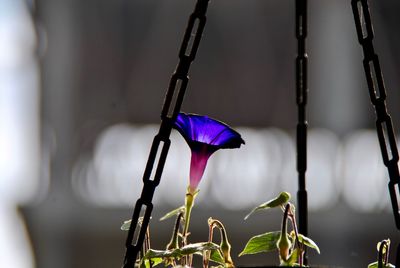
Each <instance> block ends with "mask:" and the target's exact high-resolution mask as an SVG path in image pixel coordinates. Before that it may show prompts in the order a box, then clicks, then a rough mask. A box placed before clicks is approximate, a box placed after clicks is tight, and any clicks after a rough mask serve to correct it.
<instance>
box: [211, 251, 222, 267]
mask: <svg viewBox="0 0 400 268" xmlns="http://www.w3.org/2000/svg"><path fill="white" fill-rule="evenodd" d="M210 260H211V261H213V262H216V263H218V264H222V265H224V264H225V260H224V257H223V256H222V254H221V252H220V251H219V250H218V249H213V250H211V255H210Z"/></svg>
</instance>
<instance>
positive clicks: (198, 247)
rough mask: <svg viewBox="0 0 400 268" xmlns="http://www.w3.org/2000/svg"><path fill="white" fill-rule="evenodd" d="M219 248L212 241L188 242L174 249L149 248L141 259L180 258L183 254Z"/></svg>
mask: <svg viewBox="0 0 400 268" xmlns="http://www.w3.org/2000/svg"><path fill="white" fill-rule="evenodd" d="M215 249H219V246H218V245H217V244H215V243H212V242H201V243H195V244H189V245H186V246H184V247H182V248H177V249H174V250H155V249H149V250H148V251H147V252H146V254H145V255H144V257H143V259H145V260H146V259H154V258H181V257H182V256H185V255H191V254H195V253H197V252H203V251H204V250H215Z"/></svg>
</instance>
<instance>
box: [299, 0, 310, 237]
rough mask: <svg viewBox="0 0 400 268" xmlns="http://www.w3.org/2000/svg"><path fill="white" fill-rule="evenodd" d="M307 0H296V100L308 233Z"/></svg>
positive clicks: (303, 228)
mask: <svg viewBox="0 0 400 268" xmlns="http://www.w3.org/2000/svg"><path fill="white" fill-rule="evenodd" d="M306 37H307V0H296V38H297V57H296V102H297V108H298V123H297V172H298V175H299V189H298V192H297V201H298V218H299V232H300V233H301V234H303V235H305V236H307V235H308V209H307V207H308V205H307V203H308V201H307V190H306V171H307V114H306V105H307V95H308V85H307V62H308V56H307V53H306Z"/></svg>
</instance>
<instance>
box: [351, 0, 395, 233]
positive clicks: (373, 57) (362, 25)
mask: <svg viewBox="0 0 400 268" xmlns="http://www.w3.org/2000/svg"><path fill="white" fill-rule="evenodd" d="M351 6H352V8H353V15H354V20H355V24H356V29H357V35H358V41H359V42H360V44H361V46H362V48H363V51H364V60H363V65H364V70H365V76H366V78H367V84H368V90H369V95H370V98H371V102H372V105H373V106H374V107H375V113H376V117H377V120H376V130H377V132H378V139H379V145H380V148H381V152H382V158H383V163H384V164H385V166H386V167H387V169H388V173H389V178H390V181H389V193H390V199H391V201H392V208H393V214H394V219H395V222H396V227H397V229H399V230H400V214H399V205H398V202H397V195H396V185H397V187H399V182H400V175H399V169H398V166H397V163H398V161H399V153H398V150H397V146H396V137H395V134H394V129H393V124H392V119H391V117H390V115H389V113H388V111H387V107H386V90H385V84H384V81H383V75H382V71H381V67H380V64H379V59H378V55H377V54H376V53H375V50H374V46H373V42H372V40H373V39H374V30H373V28H372V22H371V14H370V11H369V6H368V1H367V0H352V1H351Z"/></svg>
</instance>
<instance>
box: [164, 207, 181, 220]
mask: <svg viewBox="0 0 400 268" xmlns="http://www.w3.org/2000/svg"><path fill="white" fill-rule="evenodd" d="M182 212H185V206H180V207H179V208H176V209H174V210H172V211H170V212H168V213H167V214H165V215H164V216H162V217H161V218H160V221H163V220H166V219H169V218H171V217H174V216H176V215H178V214H179V213H182Z"/></svg>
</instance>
